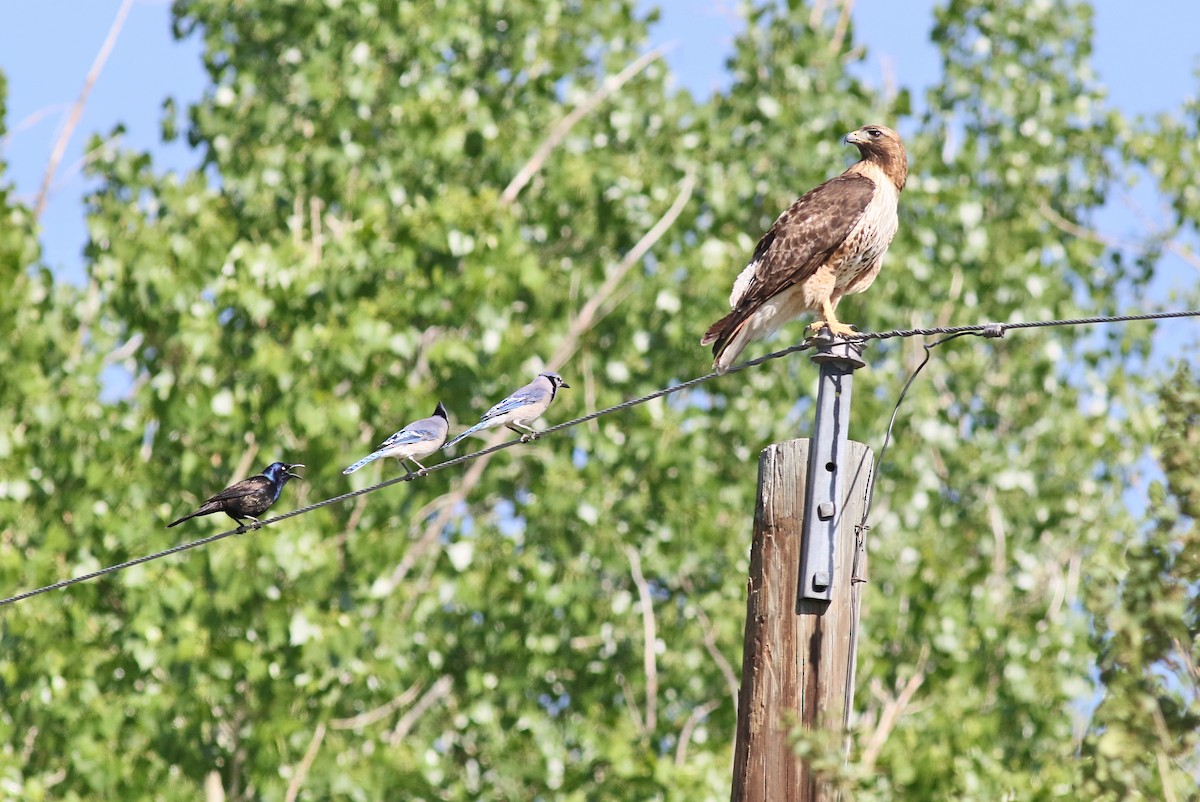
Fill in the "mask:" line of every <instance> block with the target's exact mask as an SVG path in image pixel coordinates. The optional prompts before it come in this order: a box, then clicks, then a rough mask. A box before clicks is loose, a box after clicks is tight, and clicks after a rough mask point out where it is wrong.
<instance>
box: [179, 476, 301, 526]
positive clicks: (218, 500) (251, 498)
mask: <svg viewBox="0 0 1200 802" xmlns="http://www.w3.org/2000/svg"><path fill="white" fill-rule="evenodd" d="M303 467H304V465H302V464H301V463H299V462H272V463H271V464H270V465H268V466H267V467H266V470H264V471H263V472H262V473H259V474H255V475H254V476H251V477H250V478H248V479H243V480H242V481H240V482H237V483H235V484H232V485H230V486H229V487H227V488H225V489H224V490H222V491H221V492H220V493H217V494H216V495H215V496H213V497H212V498H210V499H209V500H208V501H206V502H204V503H203V504H201V505H200V509H198V510H196V511H195V512H190V513H188V514H187V515H185V516H183V517H182V518H180V519H178V520H175V521H171V523H169V524H167V528H168V529H170V528H171V527H172V526H178V525H179V524H181V523H183V522H184V521H186V520H188V519H189V518H195V517H196V516H197V515H212V514H213V513H214V512H223V513H225V514H226V515H228V516H229V517H230V518H232V519H233V520H235V521H237V523H238V530H239V531H243V530H245V527H246V524H244V523H242V519H243V518H249V519H250V520H251V521H254V524H255V525H254V527H253V528H255V529H257V528H258V517H257V516H259V515H262V514H263V513H264V512H266V511H267V510H269V509H271V505H272V504H274V503H275V502H276V501H278V500H279V494H280V493H281V492H282V491H283V486H284V485H286V484H287V483H288V479H303V478H304V477H302V476H301V475H300V474H298V473H292V469H293V468H303Z"/></svg>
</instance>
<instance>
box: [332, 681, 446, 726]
mask: <svg viewBox="0 0 1200 802" xmlns="http://www.w3.org/2000/svg"><path fill="white" fill-rule="evenodd" d="M423 687H424V683H422V682H420V681H418V682H414V683H413V684H412V686H411V687H409V689H408V690H406V691H405V692H404V693H402V694H400V695H399V696H397V697H395V698H394V699H392V700H391V701H390V702H387V703H385V704H382V705H380V706H379V707H377V708H375V709H374V710H368V711H367V712H365V713H359V714H358V715H357V716H351V717H350V718H335V719H332V720H331V721H330V722H329V726H330V727H332V728H333V729H335V730H357V729H359V728H361V727H366V726H368V725H371V724H374V723H375V722H377V721H382V720H383V719H385V718H387V717H388V716H390V715H391V714H392V713H394V712H396V711H397V710H399V709H400V708H402V707H404V706H405V705H408V704H412V701H413V699H416V698H417V694H419V693H420V692H421V689H422V688H423Z"/></svg>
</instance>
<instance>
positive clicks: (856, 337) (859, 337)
mask: <svg viewBox="0 0 1200 802" xmlns="http://www.w3.org/2000/svg"><path fill="white" fill-rule="evenodd" d="M1182 317H1200V310H1188V311H1182V312H1150V313H1145V314H1137V315H1116V316H1112V317H1084V318H1071V319H1066V320H1039V321H1029V322H1014V323H978V324H974V325H970V326H950V327H935V328H927V329H893V330H891V331H882V332H865V333H862V334H852V335H850V336H849V337H847V338H846V339H848V340H850V341H851V342H864V341H869V340H890V339H893V338H896V337H918V336H930V335H935V334H941V335H952V336H950V337H947V338H946V339H945V340H941V341H939V342H937V343H933V344H930V345H926V346H925V348H926V356H925V360H924V361H923V362H922V363H921V365H920V366H919V367H918V368H917V371H916V372H914V373H913V376H912V377H911V378H910V379H909V381H908V383H906V384H905V387H904V391H903V392H902V393H901V396H900V401H903V399H904V395H905V393H907V392H908V387H909V385H911V384H912V381H913V379H915V378H916V373H917V372H919V371H920V370H921V368H923V367H924V366H925V363H926V362H928V361H929V354H930V353H931V351H930V349H932V348H935V347H937V346H938V345H941V343H942V342H946V341H947V340H950V339H953V338H954V337H957V336H961V335H963V334H978V335H981V336H987V337H1002V336H1003V335H1004V332H1005V331H1008V330H1010V329H1031V328H1045V327H1051V326H1084V325H1091V324H1097V323H1125V322H1129V321H1134V320H1167V319H1170V318H1182ZM814 347H816V343H813V342H803V343H800V344H798V345H793V346H790V347H788V348H784V349H782V350H779V351H774V352H772V353H770V354H767V355H765V356H760V357H758V358H757V359H751V360H749V361H748V362H741V363H739V364H737V365H734V366H732V367H731V368H729V370H727V371H725V373H727V374H728V373H738V372H740V371H743V370H746V369H747V368H752V367H757V366H758V365H761V364H763V363H765V362H770V361H771V360H774V359H779V358H781V357H784V356H788V355H789V354H794V353H799V352H800V351H807V350H810V349H812V348H814ZM721 375H724V374H721V373H717V372H716V371H713V372H712V373H706V374H705V375H703V376H697V377H696V378H694V379H689V380H688V381H685V382H682V383H680V384H674V385H671V386H670V387H664V388H663V389H661V390H656V391H654V392H652V393H649V394H647V395H643V396H640V397H638V398H631V399H629V400H628V401H623V402H621V403H620V404H616V405H614V406H611V407H606V408H605V409H601V410H597V411H596V412H590V413H588V414H587V415H584V416H582V417H579V418H575V419H574V420H569V421H567V422H565V423H560V424H558V425H556V426H551V427H549V428H548V429H544V430H542V431H540V432H538V433H536V435H534V436H532V437H531V436H528V435H527V436H524V437H521V438H518V439H516V440H509V441H506V442H503V443H499V444H497V445H494V446H491V447H489V448H485V449H483V450H481V451H475V452H472V453H470V454H464V455H463V456H461V457H454V458H453V459H448V460H446V461H445V462H439V463H438V464H437V465H431V466H429V467H428V468H425V469H424V470H420V471H414V472H413V473H408V474H405V475H404V476H397V477H394V478H392V479H387V480H384V481H382V482H379V483H378V484H374V485H371V486H369V487H364V488H361V489H359V490H354V491H351V492H349V493H343V494H341V495H340V496H334V497H333V498H327V499H325V500H323V501H318V502H316V503H314V504H309V505H308V506H307V507H301V508H299V509H296V510H292V511H291V512H285V513H283V514H282V515H276V516H275V517H273V518H268V519H266V520H264V521H260V522H259V523H258V524H257V525H254V524H251V525H250V526H248V527H238V528H237V529H229V530H226V531H224V532H218V533H217V534H215V535H210V536H209V537H206V538H202V539H200V540H193V541H191V542H189V543H181V544H180V545H178V546H172V547H171V548H169V549H164V550H163V551H158V552H155V553H153V554H148V555H146V556H144V557H138V558H137V559H134V560H128V561H127V562H123V563H118V564H116V565H110V566H108V567H106V568H101V569H100V570H98V571H92V572H91V573H87V574H82V575H80V576H76V577H72V578H70V579H64V580H61V581H59V582H55V583H54V584H52V585H46V586H45V587H40V588H36V589H34V590H30V591H26V592H25V593H20V594H17V595H16V596H10V597H8V598H6V599H0V607H4V606H7V605H10V604H15V603H17V602H19V601H24V600H25V599H28V598H30V597H33V596H38V595H40V594H42V593H49V592H50V591H52V590H61V589H62V588H66V587H70V586H71V585H76V584H79V583H80V582H87V581H89V580H92V579H96V578H98V577H102V576H105V575H107V574H112V573H115V572H117V571H123V570H125V569H126V568H131V567H132V566H135V565H141V564H142V563H147V562H151V561H153V560H158V559H161V558H163V557H169V556H170V555H172V554H178V553H180V552H182V551H187V550H189V549H194V548H197V547H199V546H205V545H208V544H209V543H212V542H214V541H217V540H221V539H222V538H226V537H229V536H230V535H240V534H244V533H245V532H247V531H252V530H255V529H261V528H262V527H264V526H270V525H271V524H274V523H278V522H279V521H284V520H287V519H288V518H295V517H296V516H297V515H304V514H306V513H309V512H312V511H313V510H318V509H320V508H322V507H328V506H330V505H331V504H339V503H341V502H343V501H346V500H348V499H352V498H355V497H357V496H361V495H365V494H366V493H373V492H375V491H376V490H382V489H383V488H385V487H391V486H392V485H395V484H399V483H401V482H411V481H413V480H415V479H423V478H424V477H426V476H428V475H429V474H431V473H433V472H434V471H441V470H445V469H447V468H451V467H454V466H456V465H461V464H463V463H465V462H470V461H471V460H476V459H479V458H480V457H484V456H487V455H488V454H494V453H496V452H497V451H503V450H504V449H506V448H512V447H513V446H516V445H520V444H522V443H526V442H529V441H530V440H536V439H538V438H541V437H543V436H545V435H548V434H557V433H558V432H561V431H564V430H566V429H571V428H574V427H576V426H579V425H580V424H583V423H587V422H588V421H592V420H595V419H596V418H601V417H604V416H605V415H610V414H612V413H614V412H621V411H623V410H626V409H629V408H630V407H635V406H638V405H640V404H645V403H646V402H648V401H653V400H654V399H656V398H662V397H663V396H667V395H671V394H673V393H678V392H680V391H682V390H687V389H688V388H691V387H695V386H696V385H698V384H702V383H704V382H707V381H711V380H712V379H715V378H717V377H718V376H721ZM898 411H899V402H897V406H896V410H895V411H893V413H892V423H891V424H889V425H888V436H889V438H890V435H891V430H892V425H893V424H894V423H895V420H896V413H897V412H898ZM886 450H887V442H886V441H885V443H884V447H883V449H881V450H880V454H879V460H880V462H879V464H882V460H883V455H884V453H885V452H886ZM877 472H878V471H876V473H877ZM874 491H875V480H874V477H873V478H872V482H871V493H872V494H874ZM867 510H868V512H869V511H870V502H869V500H868V504H867ZM865 526H866V520H865V518H864V521H863V527H865Z"/></svg>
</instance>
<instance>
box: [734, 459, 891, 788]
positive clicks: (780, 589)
mask: <svg viewBox="0 0 1200 802" xmlns="http://www.w3.org/2000/svg"><path fill="white" fill-rule="evenodd" d="M808 449H809V441H808V440H807V439H804V440H789V441H787V442H783V443H776V444H774V445H771V446H769V447H767V448H766V449H764V450H763V452H762V454H761V455H760V458H759V465H758V468H759V474H758V506H757V509H756V510H755V513H754V541H753V544H752V546H751V552H750V578H749V585H748V591H749V592H748V597H747V600H746V631H745V646H744V652H743V657H742V687H741V692H740V694H739V697H738V724H737V742H736V745H735V748H734V769H733V771H734V776H733V790H732V794H731V799H733V800H734V802H768V801H769V802H781V800H799V801H800V802H818V801H819V802H825V801H826V800H830V802H832V800H833V799H834V798H835V797H834V794H833V792H832V791H831V790H830V789H828V788H826V787H823V784H822V783H820V782H819V781H818V778H816V777H814V776H812V775H811V774H810V773H809V771H808V768H807V766H806V765H805V763H804V762H803V761H802V760H800V759H799V758H798V757H797V756H796V755H795V753H794V751H793V750H792V747H791V739H790V738H789V734H790V733H791V732H792V731H793V729H794V728H795V727H796V726H797V725H799V726H802V727H803V728H805V729H809V730H811V729H817V728H820V729H825V730H829V731H831V732H833V733H838V734H840V733H842V732H843V731H844V730H845V726H846V722H847V718H848V715H849V711H850V709H851V707H852V706H853V696H854V665H855V658H856V653H857V634H858V619H859V609H860V605H861V598H862V583H857V584H855V583H853V582H852V581H851V577H852V575H853V572H854V557H855V553H856V552H859V559H860V565H859V571H858V573H859V575H860V576H862V577H865V576H866V565H865V559H866V551H865V543H857V542H856V535H855V527H856V525H857V524H858V523H859V522H860V521H861V519H862V514H863V510H864V508H865V505H866V501H867V491H868V488H869V486H870V477H871V470H872V465H873V458H872V453H871V450H870V449H869V448H867V447H866V446H865V445H863V444H862V443H856V442H854V441H853V440H852V441H850V443H849V448H848V450H847V460H846V462H845V470H847V474H846V476H845V477H844V480H845V486H846V487H847V488H848V489H847V492H846V498H845V501H844V503H843V504H842V505H841V516H842V520H841V522H840V525H839V527H838V542H837V545H836V547H835V553H834V586H833V599H832V601H830V602H801V603H800V604H799V605H797V602H796V598H797V594H796V583H797V582H798V579H799V566H800V538H801V529H802V526H803V521H804V487H805V481H806V475H807V471H808Z"/></svg>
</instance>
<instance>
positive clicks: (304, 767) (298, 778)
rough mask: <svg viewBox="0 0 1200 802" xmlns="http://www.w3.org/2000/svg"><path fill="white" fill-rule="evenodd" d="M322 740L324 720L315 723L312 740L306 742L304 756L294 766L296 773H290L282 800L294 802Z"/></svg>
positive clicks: (323, 736) (323, 737) (323, 738)
mask: <svg viewBox="0 0 1200 802" xmlns="http://www.w3.org/2000/svg"><path fill="white" fill-rule="evenodd" d="M324 740H325V722H321V723H320V724H318V725H317V729H316V731H315V732H314V733H313V737H312V740H311V741H309V742H308V749H307V750H305V752H304V757H303V758H301V759H300V763H299V764H298V765H297V766H296V773H295V774H293V775H292V780H291V782H289V783H288V787H287V793H286V794H285V795H284V797H283V799H284V802H296V797H297V796H298V795H299V794H300V789H301V787H303V786H304V780H305V779H306V778H307V777H308V770H309V769H311V768H312V764H313V761H314V760H316V759H317V750H319V749H320V748H321V742H322V741H324Z"/></svg>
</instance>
